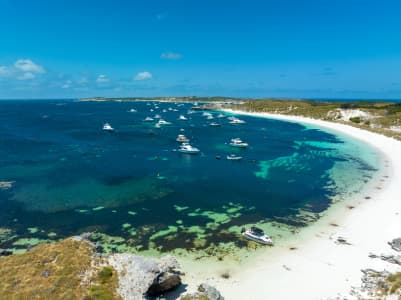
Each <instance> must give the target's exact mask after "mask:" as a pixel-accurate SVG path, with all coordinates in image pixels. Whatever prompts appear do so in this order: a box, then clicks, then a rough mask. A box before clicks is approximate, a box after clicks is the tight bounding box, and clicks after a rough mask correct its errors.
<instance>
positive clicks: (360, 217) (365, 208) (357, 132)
mask: <svg viewBox="0 0 401 300" xmlns="http://www.w3.org/2000/svg"><path fill="white" fill-rule="evenodd" d="M231 112H234V111H231ZM235 113H238V114H248V115H253V116H260V117H266V118H274V119H281V120H286V121H293V122H301V123H304V124H311V125H316V126H319V127H321V128H327V129H330V130H334V131H338V132H341V133H343V134H347V135H348V136H350V137H353V138H356V139H359V140H361V141H363V142H366V143H368V144H370V145H372V146H373V147H376V148H377V149H378V150H379V151H380V152H381V153H382V154H383V158H384V161H385V163H384V167H383V170H381V171H380V173H379V174H380V175H379V176H378V178H375V179H374V182H370V183H369V184H368V187H367V188H365V189H364V190H363V191H362V192H361V194H359V195H358V196H357V197H356V198H355V199H350V201H346V202H340V203H337V204H335V205H333V207H331V208H330V209H328V210H327V212H326V213H325V215H324V216H323V217H322V218H321V219H320V220H319V221H317V222H316V223H315V224H313V225H311V226H309V227H307V228H305V229H303V230H302V231H301V233H300V234H297V235H296V236H294V237H293V238H291V239H289V240H288V241H286V242H285V243H284V244H281V245H279V246H275V247H273V249H271V250H270V251H266V253H263V254H262V255H260V256H258V259H257V260H255V261H253V262H251V263H250V264H249V265H247V266H246V267H244V268H243V269H242V270H234V271H233V272H230V275H231V277H230V278H229V279H223V278H221V277H220V276H219V274H210V273H207V272H206V273H201V272H199V273H196V272H195V273H193V271H194V270H185V271H188V273H192V276H190V277H187V278H185V281H184V283H187V284H189V285H190V286H195V285H196V284H198V283H200V282H204V281H206V282H208V283H210V284H211V285H213V286H215V287H216V288H217V289H218V290H219V291H220V292H221V294H222V295H223V296H224V297H225V299H228V300H231V299H250V300H253V299H255V300H256V299H308V300H311V299H328V298H330V299H331V298H336V297H337V296H339V295H349V292H350V289H351V287H352V286H360V284H361V277H362V273H361V269H365V268H373V269H376V270H379V271H381V270H383V269H387V270H389V271H395V270H396V269H395V267H396V265H391V264H389V263H386V262H384V261H382V260H380V259H372V258H369V256H368V255H369V253H375V254H379V255H380V254H395V252H394V251H393V250H392V249H391V248H390V246H389V245H388V244H387V243H388V242H389V241H391V240H392V239H394V238H397V237H401V142H400V141H397V140H394V139H391V138H388V137H385V136H382V135H379V134H375V133H372V132H369V131H365V130H361V129H358V128H355V127H352V126H347V125H343V124H338V123H331V122H326V121H321V120H315V119H309V118H304V117H297V116H287V115H276V114H267V113H244V112H237V111H235ZM367 196H369V197H371V199H365V197H367ZM351 204H352V206H355V208H353V209H350V208H349V205H351ZM332 223H335V224H337V225H338V226H333V225H330V224H332ZM339 236H341V237H344V238H346V240H347V241H348V242H349V243H350V245H343V244H338V243H335V241H336V239H337V237H339ZM290 247H296V248H297V249H296V250H290V249H289V248H290ZM347 299H352V297H349V298H347Z"/></svg>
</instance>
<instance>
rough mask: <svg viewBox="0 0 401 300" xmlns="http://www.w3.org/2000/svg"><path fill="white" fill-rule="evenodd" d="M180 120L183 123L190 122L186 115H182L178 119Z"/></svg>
mask: <svg viewBox="0 0 401 300" xmlns="http://www.w3.org/2000/svg"><path fill="white" fill-rule="evenodd" d="M178 120H181V121H186V120H188V119H187V118H186V117H185V116H184V115H180V116H179V117H178Z"/></svg>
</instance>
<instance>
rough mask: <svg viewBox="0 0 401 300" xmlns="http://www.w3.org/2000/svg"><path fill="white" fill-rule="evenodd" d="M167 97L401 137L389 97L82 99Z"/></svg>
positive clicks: (399, 107) (400, 121) (397, 109)
mask: <svg viewBox="0 0 401 300" xmlns="http://www.w3.org/2000/svg"><path fill="white" fill-rule="evenodd" d="M140 100H143V101H166V102H194V103H195V102H196V103H198V104H199V105H200V106H201V108H203V109H221V108H230V109H234V110H241V111H247V112H265V113H273V114H283V115H294V116H302V117H310V118H314V119H321V120H325V121H331V122H338V123H344V124H348V125H351V126H355V127H358V128H362V129H366V130H370V131H373V132H376V133H380V134H383V135H386V136H389V137H393V138H395V139H398V140H401V103H397V102H389V101H382V100H377V101H362V100H355V101H346V102H345V101H328V100H327V101H325V100H307V99H289V98H271V99H270V98H267V99H251V98H232V97H220V96H218V97H195V96H187V97H149V98H146V97H125V98H105V97H94V98H83V99H80V101H119V102H121V101H140Z"/></svg>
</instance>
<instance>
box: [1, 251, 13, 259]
mask: <svg viewBox="0 0 401 300" xmlns="http://www.w3.org/2000/svg"><path fill="white" fill-rule="evenodd" d="M11 254H13V252H12V251H10V250H7V249H0V257H1V256H9V255H11Z"/></svg>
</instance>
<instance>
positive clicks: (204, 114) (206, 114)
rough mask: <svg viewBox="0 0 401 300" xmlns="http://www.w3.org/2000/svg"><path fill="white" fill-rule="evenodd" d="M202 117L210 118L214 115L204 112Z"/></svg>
mask: <svg viewBox="0 0 401 300" xmlns="http://www.w3.org/2000/svg"><path fill="white" fill-rule="evenodd" d="M202 116H204V117H210V116H212V114H211V113H210V112H207V111H205V112H203V114H202Z"/></svg>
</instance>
